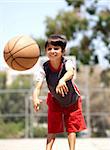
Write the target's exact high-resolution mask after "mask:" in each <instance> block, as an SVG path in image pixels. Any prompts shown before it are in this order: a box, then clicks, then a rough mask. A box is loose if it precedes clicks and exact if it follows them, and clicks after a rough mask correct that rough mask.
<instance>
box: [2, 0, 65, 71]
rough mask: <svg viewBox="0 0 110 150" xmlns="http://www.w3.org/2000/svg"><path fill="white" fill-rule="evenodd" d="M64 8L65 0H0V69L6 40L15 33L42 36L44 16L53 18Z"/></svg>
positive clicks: (3, 63)
mask: <svg viewBox="0 0 110 150" xmlns="http://www.w3.org/2000/svg"><path fill="white" fill-rule="evenodd" d="M66 8H67V4H66V2H65V0H0V69H2V67H4V65H5V62H4V59H3V49H4V46H5V44H6V43H7V42H8V40H10V39H11V38H13V37H15V36H17V35H32V36H33V37H37V38H38V37H44V33H45V23H44V21H45V17H46V16H50V17H53V18H54V17H55V16H56V14H57V13H58V11H59V10H62V9H66Z"/></svg>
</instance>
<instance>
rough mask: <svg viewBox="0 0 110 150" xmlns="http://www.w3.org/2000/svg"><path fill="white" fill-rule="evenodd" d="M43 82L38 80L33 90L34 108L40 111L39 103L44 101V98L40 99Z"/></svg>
mask: <svg viewBox="0 0 110 150" xmlns="http://www.w3.org/2000/svg"><path fill="white" fill-rule="evenodd" d="M42 84H43V82H40V81H39V82H37V83H36V86H35V89H34V91H33V105H34V110H35V111H38V110H39V105H40V103H41V102H42V100H40V99H39V95H40V91H41V87H42Z"/></svg>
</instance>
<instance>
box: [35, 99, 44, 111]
mask: <svg viewBox="0 0 110 150" xmlns="http://www.w3.org/2000/svg"><path fill="white" fill-rule="evenodd" d="M40 103H42V100H40V99H36V100H33V105H34V110H35V111H38V110H39V106H40Z"/></svg>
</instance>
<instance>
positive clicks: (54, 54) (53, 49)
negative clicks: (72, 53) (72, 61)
mask: <svg viewBox="0 0 110 150" xmlns="http://www.w3.org/2000/svg"><path fill="white" fill-rule="evenodd" d="M46 54H47V56H48V58H49V59H50V60H57V59H61V57H62V55H63V52H62V49H61V47H60V46H54V45H51V44H48V46H47V47H46Z"/></svg>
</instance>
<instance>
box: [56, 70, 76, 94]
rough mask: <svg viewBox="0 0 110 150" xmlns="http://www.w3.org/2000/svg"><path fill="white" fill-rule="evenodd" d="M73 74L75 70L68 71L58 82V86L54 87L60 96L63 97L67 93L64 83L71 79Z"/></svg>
mask: <svg viewBox="0 0 110 150" xmlns="http://www.w3.org/2000/svg"><path fill="white" fill-rule="evenodd" d="M74 74H75V69H73V68H71V69H69V70H68V71H67V72H66V73H65V74H64V76H63V77H62V78H61V79H60V80H59V82H58V85H57V87H56V93H59V94H61V95H62V96H63V97H64V96H65V94H67V93H68V87H67V85H66V81H68V80H70V79H72V78H73V76H74Z"/></svg>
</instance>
